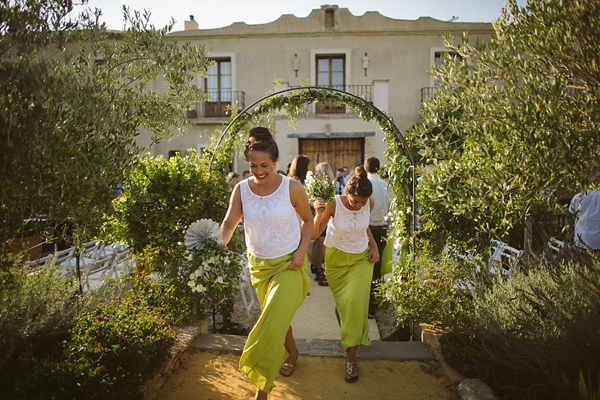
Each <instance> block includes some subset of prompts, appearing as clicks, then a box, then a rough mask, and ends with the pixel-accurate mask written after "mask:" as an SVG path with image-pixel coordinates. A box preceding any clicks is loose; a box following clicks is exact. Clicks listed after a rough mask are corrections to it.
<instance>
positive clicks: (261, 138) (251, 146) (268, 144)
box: [244, 126, 279, 162]
mask: <svg viewBox="0 0 600 400" xmlns="http://www.w3.org/2000/svg"><path fill="white" fill-rule="evenodd" d="M253 150H255V151H266V152H267V153H269V156H270V158H271V160H272V161H274V162H276V161H277V160H278V159H279V148H278V147H277V143H276V142H275V139H274V138H273V135H271V132H269V129H268V128H265V127H264V126H256V127H254V128H252V129H250V131H249V132H248V140H247V141H246V146H245V147H244V156H245V157H246V161H248V154H250V152H251V151H253Z"/></svg>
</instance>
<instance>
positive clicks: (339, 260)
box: [325, 247, 373, 350]
mask: <svg viewBox="0 0 600 400" xmlns="http://www.w3.org/2000/svg"><path fill="white" fill-rule="evenodd" d="M369 250H370V248H369V247H367V249H366V250H365V251H363V252H362V253H360V254H350V253H346V252H344V251H342V250H339V249H336V248H334V247H328V248H327V249H326V250H325V275H326V276H327V282H328V283H329V287H330V288H331V291H332V292H333V299H334V301H335V306H336V308H337V310H338V314H339V315H340V336H341V339H342V347H343V348H344V350H347V349H348V348H349V347H354V346H358V345H361V344H362V345H364V346H369V345H370V344H371V340H369V321H368V313H369V293H370V290H371V279H373V263H372V262H370V261H369Z"/></svg>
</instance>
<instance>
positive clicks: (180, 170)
mask: <svg viewBox="0 0 600 400" xmlns="http://www.w3.org/2000/svg"><path fill="white" fill-rule="evenodd" d="M228 199H229V186H228V184H227V182H226V180H225V173H224V172H223V171H222V170H220V169H217V170H212V171H209V162H208V156H206V157H204V158H201V157H199V156H197V154H196V153H195V151H191V155H190V156H188V157H179V156H177V157H171V158H170V159H169V160H165V159H164V158H163V157H162V156H158V157H155V158H154V159H153V158H152V157H151V156H150V155H149V154H147V155H146V156H144V157H142V158H140V160H139V162H138V164H137V165H136V167H135V169H134V170H133V172H132V173H131V174H130V175H129V177H128V178H127V180H126V182H125V185H124V187H123V196H122V197H121V198H120V199H119V200H117V201H115V202H114V208H115V213H114V215H113V216H111V217H110V218H109V221H108V223H107V225H106V230H107V234H109V235H110V236H112V238H113V239H114V241H115V242H125V243H127V244H128V245H129V246H130V247H131V248H132V249H133V250H134V251H135V252H136V257H137V258H138V259H139V260H140V262H145V264H144V265H143V267H145V268H147V269H148V270H150V271H152V270H154V269H155V268H156V267H158V268H159V270H160V271H162V272H165V271H166V270H167V269H172V270H173V271H171V272H169V273H176V271H177V269H178V268H179V265H180V264H181V261H182V260H183V252H184V251H185V247H184V246H183V237H184V234H185V231H186V229H187V228H188V226H189V225H190V224H191V223H192V222H193V221H196V220H197V219H199V218H211V219H214V220H219V221H220V220H221V219H222V218H223V216H224V215H225V212H226V210H227V204H228V203H227V202H228ZM138 267H141V265H138Z"/></svg>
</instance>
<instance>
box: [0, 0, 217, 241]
mask: <svg viewBox="0 0 600 400" xmlns="http://www.w3.org/2000/svg"><path fill="white" fill-rule="evenodd" d="M72 8H73V5H72V1H70V0H37V1H28V0H27V1H25V0H17V1H11V2H2V4H0V15H1V18H0V31H1V32H2V34H1V36H0V132H2V137H1V140H2V143H3V145H2V146H1V147H0V165H1V170H0V176H2V181H1V184H0V199H1V201H0V204H1V206H0V221H2V224H1V225H0V238H2V241H3V242H4V241H5V240H8V239H10V238H11V237H14V235H15V231H16V230H17V229H18V228H19V227H20V226H21V223H22V221H23V220H24V219H27V218H29V217H34V216H37V215H40V214H43V215H48V216H51V217H52V220H53V221H55V222H56V224H67V225H68V226H69V228H70V229H69V230H68V231H67V232H68V234H69V240H70V241H74V242H75V243H83V242H85V241H87V240H89V238H90V237H92V236H93V235H94V234H96V233H97V231H98V228H99V226H100V225H101V222H102V217H103V215H104V214H105V213H107V212H109V211H110V209H111V200H112V199H113V198H114V197H115V192H114V187H115V185H116V184H118V183H122V182H123V181H124V179H125V177H126V176H127V175H128V171H129V170H130V168H131V167H132V165H133V163H134V161H135V159H136V157H137V154H138V153H139V152H140V150H141V148H140V147H139V146H138V144H137V137H138V136H139V134H140V130H141V129H142V128H144V129H146V130H147V131H148V132H149V133H150V139H151V141H152V142H153V143H154V142H157V141H158V140H160V139H162V138H165V137H169V136H171V135H172V133H173V130H174V129H176V128H177V129H180V130H181V129H182V127H183V125H184V123H185V118H184V110H185V109H186V108H188V107H189V106H190V105H191V104H192V103H193V102H197V101H201V100H202V99H203V97H202V96H203V95H202V93H201V91H200V90H199V89H198V88H197V87H196V86H195V84H194V82H195V79H196V77H197V74H204V73H205V69H206V66H207V64H208V62H209V61H208V59H207V57H206V56H207V49H205V48H204V47H202V46H192V45H190V44H189V43H183V44H181V43H178V42H177V41H176V40H172V39H167V37H166V34H167V33H168V32H169V31H170V29H171V27H172V23H171V24H170V25H168V26H166V27H164V28H162V29H160V30H158V29H155V28H154V26H153V25H151V24H150V23H149V21H148V15H147V14H144V15H141V14H140V13H137V12H136V13H134V14H133V15H132V14H130V13H129V12H128V11H127V12H126V13H125V29H124V31H123V32H121V33H118V34H117V33H110V32H108V31H107V30H106V28H105V27H104V26H100V25H99V23H98V22H97V19H98V18H97V17H98V15H93V14H84V15H81V16H79V17H77V18H76V19H75V20H74V22H68V21H67V18H66V16H67V14H68V13H69V12H70V11H71V10H72ZM97 12H98V11H97ZM163 74H164V81H165V85H164V87H163V88H162V89H161V92H160V93H159V92H157V91H155V90H153V89H151V88H150V86H149V83H150V82H154V81H156V80H157V78H158V77H160V76H162V75H163ZM56 233H57V234H58V233H59V232H56Z"/></svg>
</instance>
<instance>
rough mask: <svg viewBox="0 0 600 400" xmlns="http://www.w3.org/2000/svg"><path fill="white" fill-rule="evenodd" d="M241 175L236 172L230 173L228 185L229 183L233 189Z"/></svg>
mask: <svg viewBox="0 0 600 400" xmlns="http://www.w3.org/2000/svg"><path fill="white" fill-rule="evenodd" d="M238 178H239V175H238V174H237V173H235V172H230V173H229V174H227V183H229V187H230V188H231V189H233V188H234V187H235V185H237V183H238Z"/></svg>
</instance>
